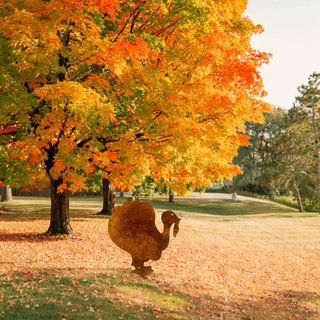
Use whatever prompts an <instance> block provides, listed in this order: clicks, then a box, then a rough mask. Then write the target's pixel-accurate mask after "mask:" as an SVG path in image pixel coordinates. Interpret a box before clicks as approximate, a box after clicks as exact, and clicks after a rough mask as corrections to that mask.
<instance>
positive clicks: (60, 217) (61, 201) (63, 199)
mask: <svg viewBox="0 0 320 320" xmlns="http://www.w3.org/2000/svg"><path fill="white" fill-rule="evenodd" d="M50 183H51V219H50V226H49V229H48V231H47V232H46V234H48V235H58V234H67V235H70V234H72V228H71V225H70V221H69V218H70V215H69V190H63V191H62V192H60V193H58V188H59V186H60V185H61V184H62V183H63V180H62V178H59V179H58V180H53V179H52V178H50Z"/></svg>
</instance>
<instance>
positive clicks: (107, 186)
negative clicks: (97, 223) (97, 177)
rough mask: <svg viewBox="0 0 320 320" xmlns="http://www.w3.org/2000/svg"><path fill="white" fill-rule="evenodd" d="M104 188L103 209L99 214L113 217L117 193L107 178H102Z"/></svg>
mask: <svg viewBox="0 0 320 320" xmlns="http://www.w3.org/2000/svg"><path fill="white" fill-rule="evenodd" d="M102 186H103V207H102V210H101V211H100V212H98V214H106V215H108V216H111V215H112V210H113V208H114V205H115V199H116V192H115V189H114V187H113V185H112V184H111V183H110V180H109V179H107V178H102Z"/></svg>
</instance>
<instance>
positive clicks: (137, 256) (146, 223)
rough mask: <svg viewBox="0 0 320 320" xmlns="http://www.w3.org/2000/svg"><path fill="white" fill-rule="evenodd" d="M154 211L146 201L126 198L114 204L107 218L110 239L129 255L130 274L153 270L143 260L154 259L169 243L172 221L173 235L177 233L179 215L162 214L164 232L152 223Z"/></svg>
mask: <svg viewBox="0 0 320 320" xmlns="http://www.w3.org/2000/svg"><path fill="white" fill-rule="evenodd" d="M155 218H156V215H155V211H154V209H153V207H152V206H151V205H150V204H149V203H148V202H140V201H133V202H130V201H127V202H125V203H124V204H123V205H122V206H117V207H115V208H114V210H113V212H112V217H111V219H110V221H109V228H108V229H109V235H110V238H111V240H112V241H113V242H114V243H115V244H116V245H117V246H118V247H120V248H121V249H123V250H125V251H127V252H128V253H129V254H130V255H131V256H132V264H131V265H132V266H133V267H134V268H135V269H134V270H133V271H132V273H136V274H138V275H140V276H142V277H145V276H147V275H149V274H150V273H151V272H153V270H152V268H151V266H145V265H144V263H145V262H147V261H149V260H154V261H157V260H159V259H160V257H161V253H162V251H163V250H165V249H166V248H167V247H168V245H169V239H170V228H171V226H172V225H173V224H174V229H173V236H174V237H175V236H176V235H177V234H178V232H179V222H180V220H181V219H180V218H178V217H177V216H176V214H175V213H174V212H173V211H165V212H163V213H162V216H161V220H162V223H163V232H162V233H161V232H160V231H159V230H158V229H157V227H156V225H155Z"/></svg>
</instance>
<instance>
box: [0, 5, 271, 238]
mask: <svg viewBox="0 0 320 320" xmlns="http://www.w3.org/2000/svg"><path fill="white" fill-rule="evenodd" d="M245 8H246V1H244V0H239V1H236V2H233V3H232V4H231V3H226V2H225V1H213V0H208V1H206V2H199V1H195V0H194V1H193V0H186V1H183V2H182V1H178V0H174V1H170V2H167V1H161V0H160V1H156V2H141V1H131V2H121V1H117V0H104V1H93V0H87V1H83V0H59V1H58V0H50V1H38V0H28V1H26V0H21V1H18V2H15V1H13V2H8V1H6V0H0V16H1V18H0V42H1V43H0V45H1V46H0V48H1V55H0V57H1V58H0V95H1V96H0V101H1V109H0V113H1V114H0V115H1V117H0V121H1V123H0V125H1V126H2V127H3V129H4V130H5V129H6V128H8V126H13V125H14V126H16V129H15V131H14V133H13V134H11V135H4V134H1V135H0V142H1V144H2V146H3V148H2V149H1V150H2V152H1V154H0V161H1V162H2V163H6V164H7V173H6V176H7V177H8V176H9V175H10V177H11V178H10V179H11V180H12V181H13V182H14V185H15V186H24V187H25V188H32V187H39V188H40V187H41V186H43V185H45V184H46V183H47V182H48V181H50V184H51V199H52V202H51V203H52V205H51V221H50V226H49V229H48V233H49V234H60V233H62V234H70V233H72V228H71V225H70V222H69V204H68V203H69V202H68V201H69V192H74V191H77V190H80V189H83V188H86V179H87V177H88V176H90V174H93V173H94V172H95V171H96V170H102V171H103V172H105V173H107V174H106V175H105V176H104V177H105V178H106V179H109V180H110V181H112V182H114V183H116V185H115V186H117V187H119V188H125V187H130V186H133V185H135V184H137V183H139V182H141V181H143V179H144V178H145V177H146V176H147V175H148V174H150V173H151V172H155V173H156V174H157V175H158V176H159V177H164V178H165V179H166V181H168V179H167V177H169V175H170V176H172V174H173V177H174V175H178V176H179V177H180V178H181V179H180V180H179V183H177V184H175V188H176V191H177V192H183V189H184V188H185V186H186V185H187V184H188V182H190V179H191V176H192V175H193V176H194V177H196V179H195V181H196V182H195V185H198V184H199V185H204V184H206V181H208V180H209V178H208V176H209V177H210V178H211V179H212V178H213V179H214V180H219V179H222V178H223V177H224V176H226V177H229V178H230V177H232V176H233V175H234V174H236V173H238V172H239V168H237V166H235V165H233V164H232V158H233V157H234V156H235V155H236V153H237V149H238V148H239V146H240V145H243V144H246V143H247V137H246V136H245V134H244V133H245V128H244V123H245V122H246V121H262V120H263V114H262V113H263V112H264V111H267V110H269V106H268V105H267V104H266V103H264V102H262V101H261V100H259V98H260V97H262V96H263V95H264V94H265V92H264V90H263V86H262V79H261V78H260V76H259V73H258V72H257V68H258V67H259V66H261V65H262V64H263V63H266V62H268V59H269V56H268V55H267V54H265V53H261V52H258V51H255V50H253V49H252V48H251V46H250V37H251V35H252V34H254V33H259V32H261V31H262V28H261V26H255V25H253V24H252V22H251V21H250V20H249V19H248V18H246V17H244V16H243V12H244V10H245ZM209 155H210V156H211V158H209ZM201 159H205V160H204V161H201ZM172 168H174V171H173V170H172ZM171 178H172V177H171ZM5 182H6V180H5ZM172 191H174V190H172Z"/></svg>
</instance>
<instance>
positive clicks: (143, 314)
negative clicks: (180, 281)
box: [0, 268, 320, 320]
mask: <svg viewBox="0 0 320 320" xmlns="http://www.w3.org/2000/svg"><path fill="white" fill-rule="evenodd" d="M13 280H14V281H13ZM0 281H1V283H2V288H3V291H4V297H5V298H4V299H1V300H0V308H1V307H3V308H2V309H3V310H5V311H4V312H5V313H4V316H5V318H6V319H8V320H10V319H15V316H17V315H18V314H19V312H21V310H24V312H26V313H28V314H26V316H28V317H26V319H27V318H28V319H29V318H30V319H31V318H32V316H34V313H36V312H38V310H40V309H41V308H46V306H50V307H52V308H53V307H54V309H53V310H52V311H50V312H52V313H53V314H52V315H55V314H56V313H58V312H59V313H60V312H61V313H62V314H64V315H65V316H64V317H65V318H68V319H79V318H80V317H81V316H84V317H85V318H86V315H87V316H88V314H89V315H90V313H88V311H87V310H88V309H87V310H84V313H83V314H81V312H80V310H76V312H77V314H75V313H74V314H73V312H75V311H74V307H73V308H69V310H68V308H66V305H65V303H66V302H67V301H69V303H68V304H69V305H74V306H75V305H76V304H79V305H85V306H90V308H91V307H92V309H94V310H97V309H98V310H100V311H99V318H105V319H118V318H119V317H120V319H134V318H140V319H155V318H157V319H168V318H173V319H206V320H207V319H232V320H236V319H242V320H249V319H251V320H267V319H319V316H320V314H319V311H318V310H317V309H318V307H319V304H320V295H319V294H318V293H315V292H309V291H291V290H288V291H285V290H284V291H270V292H267V293H266V294H264V295H261V296H253V295H249V294H248V295H246V294H242V295H241V298H238V297H235V296H232V295H229V296H228V295H227V294H224V295H223V296H221V295H218V294H216V293H215V292H212V293H211V294H210V295H209V294H206V295H205V294H201V292H199V291H195V290H194V289H192V288H188V287H186V286H181V285H180V286H178V285H177V283H175V282H169V281H167V280H166V279H165V278H164V277H163V276H161V275H156V274H155V275H152V276H150V277H149V278H148V279H142V278H140V277H138V276H131V275H128V269H113V268H110V269H105V270H104V271H102V270H100V272H99V271H97V270H95V271H93V270H92V271H91V272H90V271H89V270H85V271H84V270H82V269H76V268H75V269H68V270H65V269H55V270H49V269H48V270H45V269H37V270H25V271H24V272H15V273H12V274H10V275H8V274H6V275H2V276H1V275H0ZM12 284H13V285H12ZM12 286H13V287H12ZM21 288H23V293H24V295H26V296H27V297H28V296H32V297H33V298H32V302H31V303H30V302H29V303H28V304H29V305H31V304H32V303H34V304H36V305H37V306H38V307H37V308H39V309H37V308H31V307H30V308H28V309H26V307H25V304H26V302H23V301H22V300H23V297H21V298H20V297H19V294H18V293H17V292H19V289H21ZM12 292H15V295H16V296H17V297H18V298H19V299H20V300H21V301H22V302H21V305H20V304H19V301H20V300H17V301H16V303H15V304H14V305H12V306H11V307H10V310H9V309H8V305H9V303H10V301H9V300H10V299H9V298H8V297H10V295H12ZM42 292H43V294H42ZM48 294H49V297H51V298H50V300H48V299H49V298H45V297H47V296H48ZM46 299H47V300H46ZM62 299H63V301H64V304H63V303H62V304H59V303H54V302H57V301H59V300H62ZM7 300H8V301H7ZM50 301H52V303H51V302H50ZM84 301H85V302H84ZM79 308H80V307H79ZM72 309H73V310H72ZM6 310H7V311H6ZM42 310H43V309H42ZM111 314H112V315H111ZM92 315H93V314H92ZM47 316H49V314H47ZM76 317H77V318H76ZM87 319H89V318H87ZM90 319H91V318H90ZM92 319H93V318H92Z"/></svg>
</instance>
